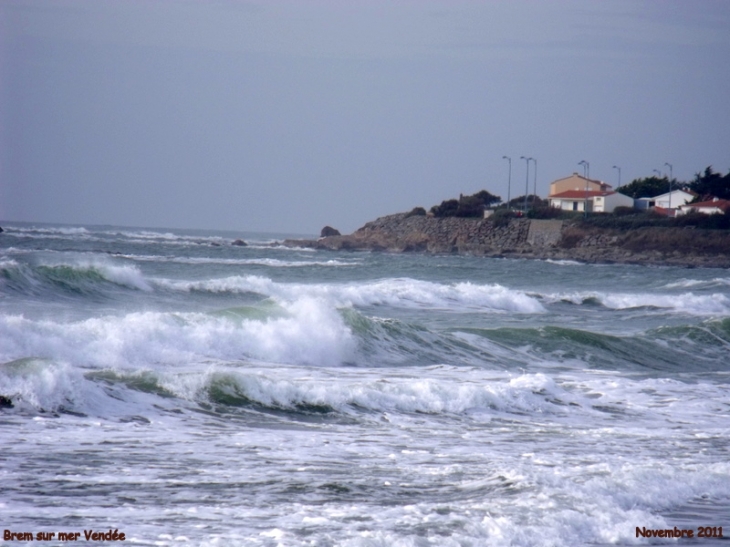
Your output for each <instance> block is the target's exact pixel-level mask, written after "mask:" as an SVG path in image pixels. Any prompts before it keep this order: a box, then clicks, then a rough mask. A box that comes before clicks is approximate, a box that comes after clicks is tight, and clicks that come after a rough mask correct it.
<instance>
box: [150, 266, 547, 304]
mask: <svg viewBox="0 0 730 547" xmlns="http://www.w3.org/2000/svg"><path fill="white" fill-rule="evenodd" d="M159 284H160V285H161V286H164V287H167V288H169V289H173V290H182V291H201V292H217V293H226V292H230V293H250V292H254V293H259V294H263V295H267V296H270V297H273V298H276V299H280V300H282V301H288V302H291V301H296V300H297V299H298V298H300V297H302V296H307V297H310V298H320V299H325V300H328V301H330V302H333V303H334V305H336V306H378V305H388V306H393V307H407V308H426V309H428V308H438V309H460V310H464V309H469V310H473V311H490V312H512V313H544V312H545V308H544V307H543V306H542V304H540V302H539V301H538V300H537V299H536V298H534V297H532V296H529V295H527V294H526V293H524V292H523V291H519V290H513V289H508V288H506V287H504V286H502V285H497V284H491V285H478V284H474V283H450V284H443V283H435V282H430V281H420V280H416V279H409V278H390V279H383V280H380V281H370V282H366V283H346V284H298V283H277V282H275V281H273V280H271V279H269V278H267V277H261V276H254V275H249V276H231V277H226V278H219V279H210V280H204V281H173V280H165V281H163V280H160V281H159Z"/></svg>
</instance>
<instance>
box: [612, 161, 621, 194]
mask: <svg viewBox="0 0 730 547" xmlns="http://www.w3.org/2000/svg"><path fill="white" fill-rule="evenodd" d="M613 168H614V169H618V186H617V187H616V188H621V168H620V167H619V166H618V165H614V166H613Z"/></svg>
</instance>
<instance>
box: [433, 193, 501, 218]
mask: <svg viewBox="0 0 730 547" xmlns="http://www.w3.org/2000/svg"><path fill="white" fill-rule="evenodd" d="M500 201H502V198H501V197H499V196H495V195H493V194H490V193H489V192H487V191H486V190H481V191H479V192H477V193H476V194H472V195H471V196H463V195H462V196H459V199H458V200H457V199H447V200H444V201H442V202H441V203H440V204H439V205H434V206H433V207H431V214H433V216H435V217H437V218H446V217H462V218H470V217H471V218H482V217H483V216H484V208H485V207H489V206H491V205H492V204H494V203H499V202H500Z"/></svg>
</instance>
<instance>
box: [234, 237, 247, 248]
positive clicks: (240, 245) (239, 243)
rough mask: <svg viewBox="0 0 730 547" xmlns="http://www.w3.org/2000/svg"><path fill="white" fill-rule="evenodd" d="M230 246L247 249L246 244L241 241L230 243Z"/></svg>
mask: <svg viewBox="0 0 730 547" xmlns="http://www.w3.org/2000/svg"><path fill="white" fill-rule="evenodd" d="M231 245H235V246H236V247H248V243H246V242H245V241H244V240H242V239H236V240H234V241H232V242H231Z"/></svg>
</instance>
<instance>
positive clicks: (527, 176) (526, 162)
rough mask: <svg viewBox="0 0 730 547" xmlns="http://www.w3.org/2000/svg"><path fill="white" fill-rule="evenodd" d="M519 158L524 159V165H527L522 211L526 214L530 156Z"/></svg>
mask: <svg viewBox="0 0 730 547" xmlns="http://www.w3.org/2000/svg"><path fill="white" fill-rule="evenodd" d="M520 159H521V160H525V165H526V166H527V170H526V171H525V207H524V213H525V214H527V194H528V193H529V192H530V160H531V159H532V158H526V157H525V156H520Z"/></svg>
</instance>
